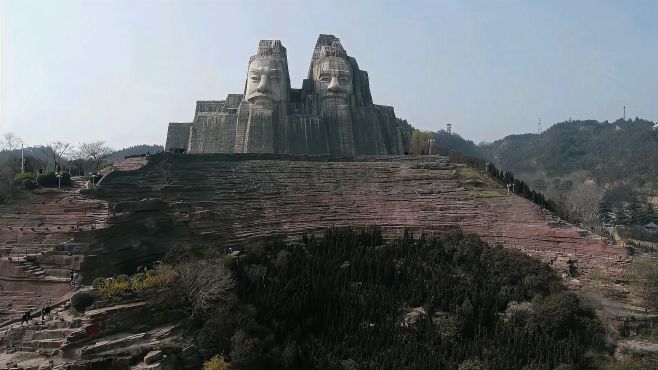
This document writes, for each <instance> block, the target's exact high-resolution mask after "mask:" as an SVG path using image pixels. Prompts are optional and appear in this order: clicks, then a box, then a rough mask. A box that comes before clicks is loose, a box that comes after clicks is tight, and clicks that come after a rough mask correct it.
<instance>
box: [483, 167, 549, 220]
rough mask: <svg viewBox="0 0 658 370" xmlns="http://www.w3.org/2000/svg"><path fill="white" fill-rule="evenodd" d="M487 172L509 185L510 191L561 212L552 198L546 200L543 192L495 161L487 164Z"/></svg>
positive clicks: (506, 185)
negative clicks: (536, 189)
mask: <svg viewBox="0 0 658 370" xmlns="http://www.w3.org/2000/svg"><path fill="white" fill-rule="evenodd" d="M486 168H487V173H488V174H489V175H490V176H491V177H492V178H494V179H496V180H498V182H499V183H500V184H502V185H504V186H505V187H508V186H509V189H510V192H513V193H514V194H517V195H520V196H522V197H524V198H526V199H528V200H530V201H531V202H533V203H535V204H537V205H539V206H541V207H544V208H546V209H547V210H549V211H551V212H553V213H559V212H560V209H559V207H558V206H557V204H556V203H555V202H553V201H551V200H546V198H545V197H544V195H543V194H542V193H539V192H536V191H534V190H532V189H530V187H529V186H528V184H526V183H525V182H523V180H521V179H518V178H514V174H513V173H511V172H510V171H502V170H499V169H498V168H496V166H495V165H494V164H493V163H489V164H488V165H486Z"/></svg>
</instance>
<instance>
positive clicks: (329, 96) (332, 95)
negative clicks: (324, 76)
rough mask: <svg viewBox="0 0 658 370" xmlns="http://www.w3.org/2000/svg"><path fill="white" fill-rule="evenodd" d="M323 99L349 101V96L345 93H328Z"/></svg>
mask: <svg viewBox="0 0 658 370" xmlns="http://www.w3.org/2000/svg"><path fill="white" fill-rule="evenodd" d="M322 99H342V100H346V99H347V94H346V93H344V92H327V93H326V94H324V96H323V97H322Z"/></svg>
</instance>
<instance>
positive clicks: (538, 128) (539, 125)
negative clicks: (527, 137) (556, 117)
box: [537, 117, 543, 134]
mask: <svg viewBox="0 0 658 370" xmlns="http://www.w3.org/2000/svg"><path fill="white" fill-rule="evenodd" d="M542 131H543V130H542V129H541V117H539V122H538V123H537V133H538V134H541V133H542Z"/></svg>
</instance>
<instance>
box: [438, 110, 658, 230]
mask: <svg viewBox="0 0 658 370" xmlns="http://www.w3.org/2000/svg"><path fill="white" fill-rule="evenodd" d="M434 139H435V140H436V142H437V144H438V147H439V152H440V153H441V154H449V152H450V151H451V150H452V151H458V152H461V153H464V154H467V155H471V156H477V157H480V158H484V159H486V160H488V161H490V162H491V163H494V164H495V165H496V166H497V167H499V168H502V169H503V170H504V171H512V172H513V173H514V174H516V175H517V176H518V177H521V178H524V179H525V180H526V181H529V184H530V185H532V187H533V188H535V190H538V191H542V192H545V193H547V194H548V195H549V196H550V197H551V198H553V197H555V200H556V201H559V200H560V199H559V198H560V197H563V198H565V199H563V201H564V202H567V203H568V202H570V198H569V193H570V191H571V189H573V187H574V186H577V185H578V184H576V183H574V182H575V181H571V180H572V178H573V177H574V174H580V176H581V177H583V176H584V177H585V178H586V179H594V180H595V181H596V184H597V186H598V187H600V188H601V189H602V190H601V191H602V194H601V195H600V199H599V200H598V201H599V202H600V203H601V207H602V209H601V210H600V211H599V214H600V216H601V221H604V222H607V221H608V220H607V219H606V217H604V216H605V215H606V214H608V213H610V212H612V211H613V210H616V211H617V213H619V214H618V215H617V217H616V221H617V222H616V223H617V224H622V225H627V224H635V225H644V224H646V223H648V222H650V221H652V220H656V219H657V218H658V214H657V213H656V212H655V210H656V209H658V192H657V191H656V189H658V129H657V128H655V123H654V122H651V121H648V120H644V119H640V118H635V119H629V120H621V119H620V120H617V121H615V122H608V121H605V122H599V121H594V120H584V121H567V122H560V123H557V124H555V125H553V126H552V127H550V128H549V129H548V130H546V131H545V132H543V133H541V134H531V133H528V134H521V135H510V136H506V137H505V138H503V139H500V140H496V141H494V142H493V143H489V144H480V145H476V144H474V143H473V142H472V141H469V140H465V139H463V138H461V137H460V136H459V135H456V134H453V135H450V134H447V133H446V132H444V131H441V132H437V133H434ZM532 179H535V181H532ZM540 179H541V180H540ZM560 179H561V180H562V181H561V182H560V181H559V180H560ZM652 204H653V206H652ZM569 208H572V207H569ZM652 210H653V211H652ZM642 215H644V216H642Z"/></svg>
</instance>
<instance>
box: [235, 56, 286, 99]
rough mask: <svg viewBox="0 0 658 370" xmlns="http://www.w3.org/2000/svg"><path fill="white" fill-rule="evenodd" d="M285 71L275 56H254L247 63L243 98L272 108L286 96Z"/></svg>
mask: <svg viewBox="0 0 658 370" xmlns="http://www.w3.org/2000/svg"><path fill="white" fill-rule="evenodd" d="M284 74H285V72H284V69H283V66H282V63H280V62H279V61H278V60H276V59H275V58H268V57H260V58H255V59H254V60H253V61H252V62H251V63H250V64H249V72H248V75H247V88H246V91H245V99H247V100H248V101H249V102H250V103H251V104H254V105H256V106H261V107H265V108H272V107H274V106H275V105H276V104H277V103H278V102H280V101H281V99H283V98H284V97H285V96H286V89H287V88H288V86H287V80H286V78H285V75H284Z"/></svg>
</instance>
